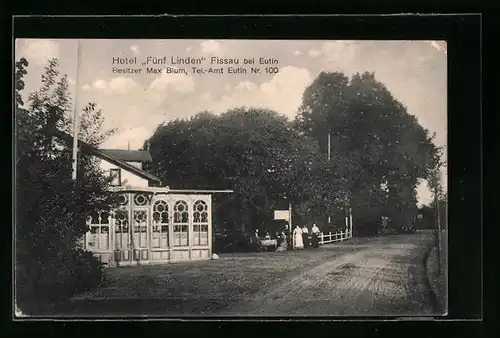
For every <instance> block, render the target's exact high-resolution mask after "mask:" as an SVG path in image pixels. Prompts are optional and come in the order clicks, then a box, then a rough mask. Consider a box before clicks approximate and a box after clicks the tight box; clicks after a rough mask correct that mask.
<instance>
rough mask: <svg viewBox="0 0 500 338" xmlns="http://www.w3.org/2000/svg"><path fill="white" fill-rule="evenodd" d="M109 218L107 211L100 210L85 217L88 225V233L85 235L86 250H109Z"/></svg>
mask: <svg viewBox="0 0 500 338" xmlns="http://www.w3.org/2000/svg"><path fill="white" fill-rule="evenodd" d="M110 219H111V217H110V215H109V213H108V212H104V211H100V212H95V213H93V214H91V215H90V216H89V217H88V218H87V225H88V226H89V230H90V231H89V232H90V233H89V235H88V237H87V243H86V247H87V249H88V250H109V249H110V236H109V220H110Z"/></svg>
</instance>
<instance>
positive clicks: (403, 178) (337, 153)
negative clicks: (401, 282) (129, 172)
mask: <svg viewBox="0 0 500 338" xmlns="http://www.w3.org/2000/svg"><path fill="white" fill-rule="evenodd" d="M295 126H296V128H297V129H298V130H300V131H301V132H303V133H304V134H306V135H309V136H311V137H313V138H315V139H316V140H317V141H318V142H319V143H320V145H323V146H321V151H322V152H323V153H324V154H326V153H327V149H328V148H327V147H328V144H327V139H328V133H330V135H331V153H332V161H331V162H332V165H336V166H337V170H338V171H339V172H340V175H341V176H342V177H343V178H344V180H345V182H346V184H345V188H346V189H348V190H349V195H350V196H351V198H350V201H349V203H350V205H351V206H352V208H353V216H354V218H355V222H356V228H357V229H358V230H359V229H360V228H362V227H363V226H365V225H366V226H367V230H370V228H371V230H372V232H376V231H377V227H378V226H379V225H380V217H381V216H389V217H390V218H391V219H392V220H393V222H392V223H391V224H392V225H393V226H396V227H399V226H402V225H404V224H408V223H409V222H411V220H412V218H413V217H414V216H415V213H416V209H417V208H416V192H415V190H416V186H417V184H418V182H419V179H422V178H423V179H426V178H427V177H428V176H429V174H430V170H431V168H432V167H433V165H434V164H433V163H434V161H435V159H436V157H437V155H436V153H437V150H436V147H435V145H434V144H433V138H432V137H430V136H429V133H428V131H427V130H425V129H424V128H422V127H421V126H420V125H419V124H418V121H417V119H416V118H415V117H414V116H412V115H410V114H409V113H408V112H407V110H406V108H405V107H404V106H403V105H402V104H401V103H400V102H398V101H397V100H396V99H394V97H393V96H392V95H391V93H390V92H389V91H388V90H387V88H386V87H385V86H384V85H383V84H382V83H380V82H379V81H377V80H376V79H375V75H374V74H373V73H368V72H367V73H364V74H355V75H354V76H353V77H352V78H351V80H350V81H349V80H348V78H347V77H346V76H345V75H344V74H342V73H339V72H335V73H325V72H323V73H321V74H319V75H318V77H317V78H316V79H315V80H314V81H313V83H312V84H311V85H310V86H309V87H308V88H307V89H306V91H305V92H304V96H303V103H302V106H301V107H300V111H299V114H298V116H297V118H296V121H295Z"/></svg>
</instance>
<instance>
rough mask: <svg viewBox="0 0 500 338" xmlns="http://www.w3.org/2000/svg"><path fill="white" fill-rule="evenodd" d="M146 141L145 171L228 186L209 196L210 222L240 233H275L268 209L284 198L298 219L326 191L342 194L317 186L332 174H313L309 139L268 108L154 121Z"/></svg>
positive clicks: (174, 183)
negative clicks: (147, 158)
mask: <svg viewBox="0 0 500 338" xmlns="http://www.w3.org/2000/svg"><path fill="white" fill-rule="evenodd" d="M148 142H149V144H150V151H151V155H152V157H153V164H152V166H151V170H153V171H154V172H155V173H156V174H157V175H158V176H160V177H162V178H163V179H165V181H167V182H169V185H170V186H171V187H175V188H184V189H188V188H190V189H200V188H206V189H232V190H234V193H233V194H230V195H215V196H214V221H215V223H216V224H217V225H218V226H219V227H222V228H226V229H235V230H237V231H239V232H241V233H242V234H244V235H245V236H249V235H251V234H253V232H254V230H255V229H256V228H260V230H265V229H267V230H268V231H274V230H276V227H277V223H276V222H274V221H273V214H272V213H273V210H275V209H283V208H288V203H292V204H293V205H294V210H296V216H297V217H299V219H305V218H307V217H308V216H311V214H313V213H314V212H315V211H317V210H318V209H320V208H319V207H318V206H320V205H323V202H322V201H323V199H324V198H325V196H326V194H327V193H329V194H335V193H336V192H337V193H338V194H336V198H341V197H340V196H342V194H341V192H340V191H338V190H335V189H334V188H333V186H337V185H336V184H332V188H331V189H328V190H327V189H325V186H329V184H330V183H331V182H330V181H333V180H334V179H335V178H336V177H337V176H336V175H331V176H329V180H326V181H325V180H321V179H320V177H323V176H324V175H323V172H322V170H319V169H318V168H320V167H322V166H324V161H323V160H322V159H321V158H320V157H318V154H319V152H318V145H317V143H316V142H315V141H314V140H313V139H311V138H309V137H307V136H304V135H301V134H300V133H299V132H298V131H297V130H295V129H294V128H293V127H292V125H291V123H290V122H289V121H288V120H287V119H286V117H284V116H282V115H279V114H278V113H276V112H274V111H270V110H265V109H252V108H248V109H244V108H237V109H231V110H229V111H227V112H225V113H223V114H221V115H219V116H217V115H214V114H212V113H208V112H202V113H200V114H197V115H196V116H194V117H193V118H191V119H189V120H174V121H171V122H169V123H168V124H165V125H161V126H159V127H158V128H157V130H156V132H155V133H154V135H153V136H152V137H151V138H150V139H149V140H148ZM323 212H325V210H323Z"/></svg>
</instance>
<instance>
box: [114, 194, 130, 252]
mask: <svg viewBox="0 0 500 338" xmlns="http://www.w3.org/2000/svg"><path fill="white" fill-rule="evenodd" d="M124 196H127V195H124ZM113 217H114V219H115V249H121V250H125V249H128V247H129V245H130V237H129V225H130V217H129V213H128V210H127V209H117V210H116V211H115V212H114V216H113Z"/></svg>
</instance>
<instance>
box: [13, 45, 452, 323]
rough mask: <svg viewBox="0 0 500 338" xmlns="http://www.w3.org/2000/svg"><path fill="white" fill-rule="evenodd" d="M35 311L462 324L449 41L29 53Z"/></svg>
mask: <svg viewBox="0 0 500 338" xmlns="http://www.w3.org/2000/svg"><path fill="white" fill-rule="evenodd" d="M14 72H15V103H16V104H15V106H16V111H15V115H16V145H15V146H16V160H15V163H16V177H15V180H16V188H15V195H16V208H17V209H16V224H15V225H14V245H15V276H14V277H15V279H14V291H15V292H14V304H13V306H14V308H15V314H16V316H18V317H26V318H29V317H32V316H36V317H46V316H56V317H88V316H93V317H94V316H95V317H100V318H103V317H123V316H134V317H137V316H140V317H154V316H157V317H158V316H161V317H169V318H177V317H183V316H209V317H256V316H266V317H290V316H291V317H293V316H329V317H340V318H341V317H343V316H362V317H367V316H420V317H421V316H436V315H445V314H446V313H447V213H448V207H447V205H448V203H447V184H446V183H447V178H446V177H447V166H446V162H447V160H446V153H447V151H446V140H447V78H446V74H447V46H446V43H445V42H444V41H361V40H360V41H357V40H356V41H348V40H338V41H316V40H296V41H294V40H283V41H280V40H146V39H144V40H118V39H117V40H106V39H81V40H76V39H68V40H58V39H52V40H51V39H17V40H16V41H15V67H14Z"/></svg>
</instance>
